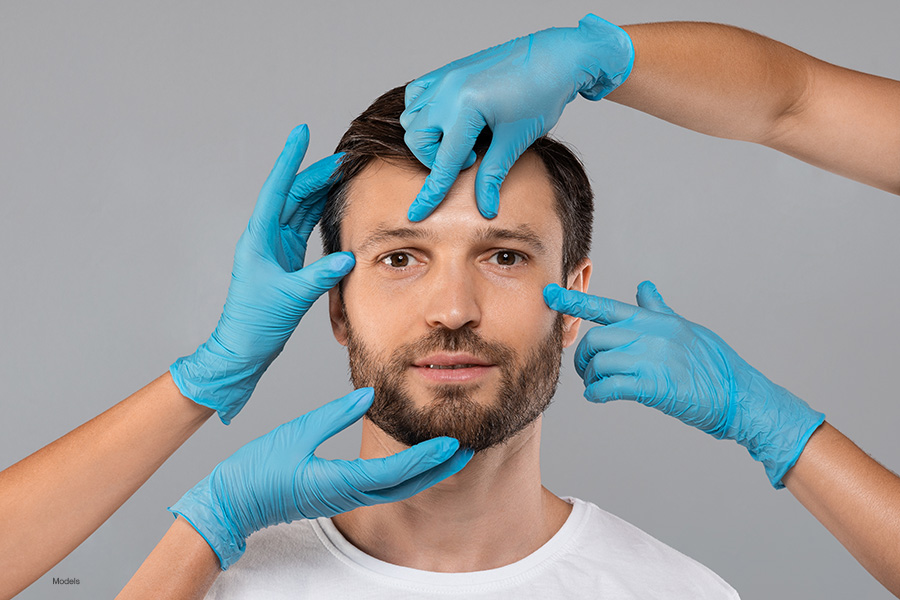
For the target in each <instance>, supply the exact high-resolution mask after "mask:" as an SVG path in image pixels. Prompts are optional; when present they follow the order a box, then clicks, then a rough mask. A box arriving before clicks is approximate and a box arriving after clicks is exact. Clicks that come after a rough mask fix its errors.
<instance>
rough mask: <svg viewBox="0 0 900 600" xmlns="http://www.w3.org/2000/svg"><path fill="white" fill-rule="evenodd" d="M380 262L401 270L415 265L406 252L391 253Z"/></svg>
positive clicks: (414, 261)
mask: <svg viewBox="0 0 900 600" xmlns="http://www.w3.org/2000/svg"><path fill="white" fill-rule="evenodd" d="M381 262H382V263H384V264H386V265H387V266H389V267H392V268H394V269H402V268H404V267H408V266H410V265H413V264H415V263H416V262H417V261H416V259H415V258H413V256H412V255H411V254H409V253H407V252H392V253H391V254H388V255H387V256H385V257H384V258H382V259H381Z"/></svg>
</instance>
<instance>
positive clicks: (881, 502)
mask: <svg viewBox="0 0 900 600" xmlns="http://www.w3.org/2000/svg"><path fill="white" fill-rule="evenodd" d="M783 481H784V484H785V487H787V488H788V489H789V490H790V491H791V493H792V494H794V496H795V497H796V498H797V499H798V500H799V501H800V502H801V503H802V504H803V506H805V507H806V508H807V509H808V510H809V511H810V512H811V513H812V514H813V516H815V517H816V518H817V519H818V520H819V521H820V522H821V523H822V524H823V525H824V526H825V527H826V528H827V529H828V530H829V531H830V532H831V533H832V534H833V535H834V536H835V537H836V538H837V539H838V541H840V542H841V544H843V545H844V546H845V547H846V548H847V549H848V550H849V551H850V553H851V554H852V555H853V556H854V557H855V558H856V559H857V560H858V561H859V562H860V564H861V565H862V566H863V567H865V569H866V570H867V571H869V573H871V574H872V575H873V576H874V577H875V578H876V579H878V581H880V582H881V583H882V584H883V585H884V586H885V587H886V588H887V589H888V590H890V591H891V592H892V593H893V594H894V595H896V596H898V597H900V543H898V540H900V477H897V476H896V475H895V474H893V473H891V472H890V471H888V470H887V469H885V468H884V467H882V466H881V465H880V464H878V463H877V462H876V461H875V460H873V459H872V458H871V457H869V456H868V455H867V454H866V453H865V452H863V451H862V450H860V449H859V448H858V447H857V446H856V445H855V444H854V443H853V442H851V441H850V440H849V439H847V438H846V437H845V436H844V435H843V434H841V432H839V431H838V430H837V429H835V428H834V427H832V426H831V425H829V424H828V423H824V424H823V425H822V426H821V427H820V428H819V429H818V430H817V431H816V433H814V434H813V436H812V437H811V438H810V439H809V442H808V443H807V445H806V449H805V450H804V451H803V454H801V455H800V459H799V460H798V461H797V464H796V465H794V467H793V468H792V469H791V470H790V471H788V473H787V475H786V476H785V477H784V480H783Z"/></svg>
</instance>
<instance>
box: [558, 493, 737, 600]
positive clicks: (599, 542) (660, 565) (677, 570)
mask: <svg viewBox="0 0 900 600" xmlns="http://www.w3.org/2000/svg"><path fill="white" fill-rule="evenodd" d="M571 501H572V502H573V504H574V505H575V507H576V508H579V507H583V510H584V516H583V518H582V520H581V523H580V527H579V528H578V531H577V532H576V533H575V535H574V538H573V540H572V541H573V544H572V545H571V549H572V550H574V549H576V548H577V553H578V555H579V558H580V559H581V560H582V561H583V564H582V568H587V569H588V570H590V571H593V572H595V573H600V574H601V576H602V578H603V579H605V580H606V581H607V582H613V583H614V582H617V581H618V582H620V583H621V584H622V585H623V586H625V585H627V586H628V587H633V584H634V582H640V585H641V586H642V588H645V590H646V591H645V593H646V595H647V596H652V594H653V592H654V591H657V590H658V591H660V592H665V593H664V595H663V596H664V597H666V598H692V599H694V600H699V599H705V598H716V599H719V598H722V599H725V598H729V599H732V598H737V597H738V595H737V592H735V590H734V588H732V587H731V586H730V585H728V584H727V583H726V582H725V581H724V580H723V579H722V578H721V577H719V576H718V575H717V574H716V573H714V572H713V571H712V570H710V569H709V568H708V567H706V566H704V565H702V564H701V563H699V562H697V561H696V560H694V559H692V558H690V557H688V556H686V555H684V554H682V553H681V552H679V551H678V550H675V549H674V548H672V547H670V546H668V545H666V544H665V543H663V542H661V541H659V540H658V539H656V538H654V537H653V536H651V535H650V534H648V533H646V532H644V531H643V530H641V529H640V528H638V527H636V526H634V525H632V524H631V523H628V522H627V521H625V520H624V519H621V518H619V517H617V516H615V515H613V514H611V513H609V512H607V511H605V510H603V509H601V508H599V507H598V506H597V505H595V504H593V503H591V502H585V501H583V500H578V499H576V498H573V499H571Z"/></svg>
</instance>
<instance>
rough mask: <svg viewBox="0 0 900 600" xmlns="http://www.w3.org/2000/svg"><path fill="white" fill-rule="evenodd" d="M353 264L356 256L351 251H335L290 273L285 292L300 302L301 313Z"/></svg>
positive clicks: (333, 284) (335, 282)
mask: <svg viewBox="0 0 900 600" xmlns="http://www.w3.org/2000/svg"><path fill="white" fill-rule="evenodd" d="M355 264H356V258H355V257H354V256H353V254H352V253H351V252H335V253H333V254H327V255H325V256H323V257H322V258H320V259H319V260H317V261H316V262H314V263H312V264H311V265H307V266H305V267H303V268H302V269H300V270H299V271H295V272H293V273H290V274H289V276H288V277H289V281H290V284H289V286H290V289H289V290H287V292H288V293H289V294H290V296H291V297H293V298H294V299H295V300H296V301H297V302H298V303H299V304H300V310H301V311H302V312H301V315H302V314H304V313H306V311H307V309H309V307H310V306H312V303H313V302H315V301H316V300H317V299H318V298H319V296H321V295H322V294H324V293H325V292H327V291H328V290H330V289H331V288H333V287H334V286H335V285H337V282H338V281H340V280H341V279H342V278H343V277H344V275H346V274H347V273H349V272H350V271H351V270H352V269H353V266H354V265H355Z"/></svg>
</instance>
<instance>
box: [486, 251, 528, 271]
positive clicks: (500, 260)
mask: <svg viewBox="0 0 900 600" xmlns="http://www.w3.org/2000/svg"><path fill="white" fill-rule="evenodd" d="M491 259H492V260H493V261H496V263H497V264H498V265H500V266H501V267H512V266H515V265H517V264H519V263H520V262H523V261H524V260H525V257H524V256H522V255H521V254H519V253H518V252H513V251H512V250H500V251H499V252H495V253H494V255H493V256H491Z"/></svg>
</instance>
